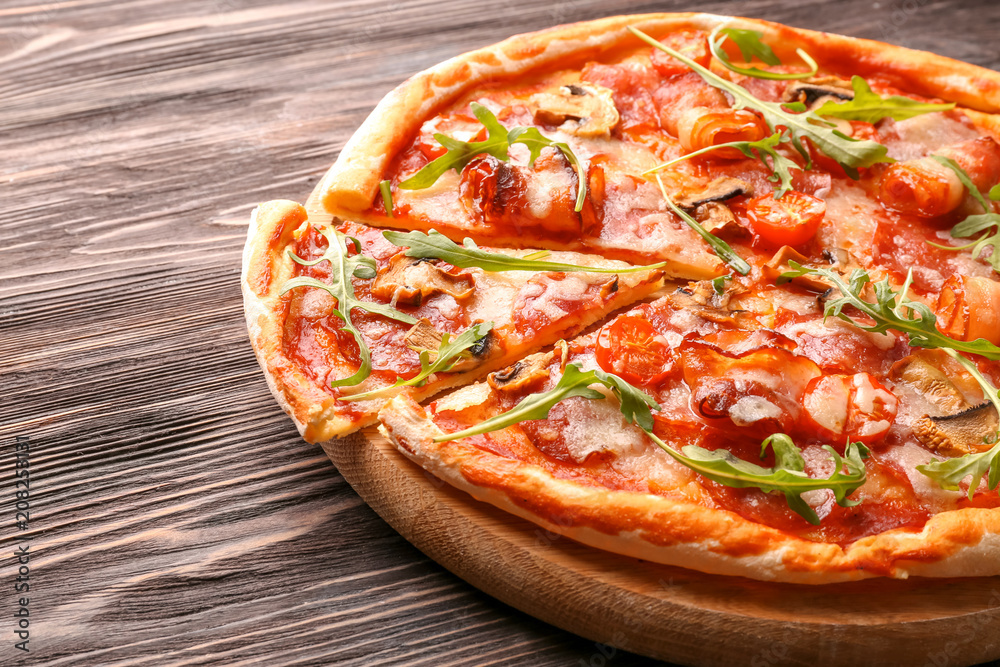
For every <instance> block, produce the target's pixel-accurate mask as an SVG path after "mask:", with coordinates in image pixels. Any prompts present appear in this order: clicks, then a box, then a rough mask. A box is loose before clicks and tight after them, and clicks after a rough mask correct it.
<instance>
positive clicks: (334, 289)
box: [281, 227, 417, 387]
mask: <svg viewBox="0 0 1000 667" xmlns="http://www.w3.org/2000/svg"><path fill="white" fill-rule="evenodd" d="M320 233H321V234H322V235H323V236H324V237H325V238H326V240H327V248H326V252H324V253H323V256H322V257H319V258H318V259H314V260H311V261H306V260H304V259H302V258H301V257H299V256H297V255H296V254H295V253H294V252H292V251H291V250H289V251H288V256H289V257H290V258H291V259H292V260H293V261H295V262H296V263H298V264H302V265H304V266H314V265H316V264H319V263H320V262H324V261H326V262H330V267H331V270H330V283H329V284H327V283H324V282H322V281H320V280H317V279H315V278H310V277H307V276H300V277H298V278H292V279H290V280H288V281H286V282H285V284H284V285H282V286H281V294H284V293H285V292H287V291H289V290H292V289H295V288H296V287H315V288H316V289H321V290H324V291H326V292H327V293H328V294H329V295H330V296H332V297H333V298H335V299H336V300H337V307H336V309H334V311H333V314H334V315H336V316H337V317H339V318H340V319H341V320H343V321H344V325H343V329H344V331H347V332H348V333H350V334H351V335H352V336H353V337H354V340H355V341H356V342H357V344H358V353H359V356H360V357H361V366H360V367H359V368H358V370H357V372H356V373H354V375H351V376H350V377H347V378H343V379H340V380H334V381H332V382H330V386H331V387H348V386H353V385H356V384H360V383H361V382H364V381H365V379H366V378H367V377H368V376H369V375H370V374H371V367H372V357H371V352H370V351H369V350H368V345H367V344H366V343H365V339H364V337H362V335H361V332H359V331H358V330H357V329H356V328H355V327H354V323H353V322H352V321H351V311H352V310H354V309H355V308H360V309H361V310H365V311H368V312H369V313H373V314H376V315H382V316H383V317H388V318H389V319H393V320H397V321H399V322H405V323H406V324H416V323H417V321H416V320H415V319H414V318H413V317H411V316H410V315H407V314H406V313H401V312H399V311H398V310H396V309H395V308H392V307H390V306H387V305H385V304H381V303H372V302H370V301H361V300H360V299H358V298H357V296H356V295H355V294H354V284H353V283H352V282H351V277H352V276H355V277H357V278H361V279H362V280H368V279H371V278H374V277H375V275H376V273H377V272H376V270H375V260H373V259H372V258H371V257H366V256H364V255H362V254H361V242H360V241H358V240H357V239H356V238H354V237H353V236H347V235H345V234H341V233H340V232H338V231H337V230H336V229H333V228H330V227H327V228H325V229H322V230H320ZM348 243H350V244H352V245H353V246H354V251H355V253H357V254H354V255H349V254H348V250H347V244H348Z"/></svg>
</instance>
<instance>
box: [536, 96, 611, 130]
mask: <svg viewBox="0 0 1000 667" xmlns="http://www.w3.org/2000/svg"><path fill="white" fill-rule="evenodd" d="M528 103H529V104H530V105H531V107H532V108H534V110H535V122H536V123H542V124H545V125H558V126H559V129H561V130H563V131H564V132H568V133H569V134H575V135H576V136H579V137H601V136H606V135H607V134H608V133H609V132H611V130H612V129H613V128H614V127H615V125H617V124H618V120H619V116H618V109H616V108H615V100H614V96H613V93H612V91H611V90H609V89H607V88H604V87H603V86H597V85H594V84H592V83H574V84H570V85H568V86H560V87H559V88H558V89H556V90H555V91H550V92H545V93H538V94H537V95H532V96H531V99H530V100H529V101H528Z"/></svg>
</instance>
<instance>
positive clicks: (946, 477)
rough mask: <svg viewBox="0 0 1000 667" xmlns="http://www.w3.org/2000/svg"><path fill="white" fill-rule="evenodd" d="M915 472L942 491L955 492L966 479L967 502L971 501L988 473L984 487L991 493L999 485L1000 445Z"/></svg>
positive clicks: (929, 465) (921, 467)
mask: <svg viewBox="0 0 1000 667" xmlns="http://www.w3.org/2000/svg"><path fill="white" fill-rule="evenodd" d="M917 470H919V471H920V472H921V473H923V474H925V475H927V476H928V477H930V478H931V479H932V480H934V481H935V482H936V483H937V485H938V486H940V487H941V488H942V489H947V490H949V491H957V490H958V488H959V487H958V485H959V483H960V482H961V481H962V480H963V479H965V478H966V477H969V476H970V475H971V476H972V479H971V480H970V481H969V500H972V497H973V495H974V494H975V492H976V489H977V488H979V484H980V482H982V481H983V477H985V476H986V474H987V473H989V477H988V478H987V480H986V486H987V487H988V488H989V489H990V490H991V491H992V490H993V489H995V488H997V486H998V485H1000V443H998V444H996V445H993V447H991V448H990V449H988V450H986V451H985V452H982V453H979V454H966V455H965V456H959V457H957V458H953V459H945V460H943V461H938V460H936V459H935V460H934V461H932V462H931V463H926V464H924V465H919V466H917Z"/></svg>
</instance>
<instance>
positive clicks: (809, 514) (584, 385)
mask: <svg viewBox="0 0 1000 667" xmlns="http://www.w3.org/2000/svg"><path fill="white" fill-rule="evenodd" d="M594 384H602V385H604V386H605V387H607V388H608V389H610V390H611V392H612V394H614V396H615V397H616V398H617V399H618V402H619V408H620V410H621V412H622V415H623V416H624V417H625V421H627V422H628V423H629V424H636V425H638V426H639V428H641V429H642V430H643V431H644V432H645V433H646V434H647V435H648V436H649V437H650V438H651V439H652V440H653V442H655V443H656V444H657V445H658V446H659V447H660V448H662V449H663V450H664V451H665V452H667V454H669V455H670V456H672V457H673V458H674V459H676V460H677V461H678V462H679V463H680V464H682V465H684V466H687V467H688V468H690V469H692V470H694V471H695V472H696V473H698V474H700V475H703V476H705V477H707V478H708V479H711V480H713V481H715V482H718V483H719V484H723V485H726V486H731V487H735V488H757V489H760V490H762V491H764V492H777V493H783V494H784V495H785V499H786V501H787V502H788V506H789V507H790V508H791V509H792V510H793V511H795V512H796V513H798V514H799V515H800V516H802V517H803V518H804V519H806V520H807V521H809V522H810V523H812V524H814V525H815V524H817V523H819V517H817V516H816V512H815V511H814V510H813V509H812V508H811V507H809V505H808V504H807V503H806V502H805V501H804V500H803V499H802V494H803V493H805V492H806V491H813V490H816V489H830V490H832V491H833V493H834V496H835V497H836V499H837V502H838V503H839V504H840V505H842V506H844V507H850V506H852V505H856V504H857V503H858V502H860V501H854V500H849V499H848V498H847V496H848V495H850V494H851V493H853V492H854V491H855V490H856V489H857V488H858V487H860V486H861V485H862V484H864V482H865V468H864V463H863V462H862V459H863V458H865V457H867V456H868V449H867V448H866V447H865V446H864V445H862V444H861V443H853V444H849V445H848V446H847V450H846V460H845V459H843V458H841V456H840V455H839V454H837V452H836V451H834V450H833V448H831V447H826V449H827V450H828V451H829V452H830V453H831V455H832V456H833V458H834V463H835V464H836V469H835V471H834V472H833V474H831V475H830V477H828V478H826V479H815V478H811V477H808V476H807V475H806V474H805V473H804V472H803V471H804V470H805V461H804V460H803V458H802V454H801V453H800V452H799V450H798V448H797V447H796V446H795V443H794V442H792V439H791V438H790V437H789V436H787V435H785V434H783V433H776V434H774V435H772V436H770V437H768V438H767V439H765V440H764V441H763V442H762V443H761V458H763V457H764V455H765V454H766V452H767V448H768V446H770V447H771V448H772V449H773V450H774V454H775V462H776V463H775V467H774V468H764V467H762V466H758V465H754V464H753V463H750V462H748V461H743V460H741V459H738V458H736V457H735V456H733V455H732V453H730V452H729V451H726V450H715V451H712V450H708V449H704V448H703V447H698V446H697V445H687V446H685V447H683V448H682V449H681V451H680V452H678V451H676V450H675V449H673V448H672V447H670V446H669V445H667V444H666V443H665V442H663V440H661V439H660V438H659V437H657V436H656V435H655V434H653V414H652V412H651V410H659V409H660V405H659V404H658V403H657V402H656V401H655V400H654V399H653V397H652V396H650V395H649V394H647V393H646V392H644V391H642V390H641V389H639V388H637V387H635V386H633V385H631V384H629V383H628V382H626V381H625V380H623V379H621V378H620V377H618V376H616V375H613V374H611V373H603V372H601V371H598V370H590V371H582V370H581V369H580V367H579V366H577V365H576V364H567V365H566V369H565V371H564V372H563V375H562V377H561V378H559V382H557V383H556V385H555V386H554V387H553V388H552V389H550V390H548V391H545V392H540V393H537V394H531V395H529V396H526V397H525V398H523V399H522V400H521V402H520V403H518V404H517V405H516V406H514V407H513V408H512V409H510V410H508V411H507V412H504V413H502V414H499V415H497V416H495V417H491V418H490V419H487V420H486V421H484V422H482V423H480V424H477V425H476V426H473V427H471V428H468V429H465V430H463V431H458V432H455V433H448V434H445V435H441V436H438V437H436V438H434V441H435V442H448V441H451V440H458V439H460V438H467V437H470V436H473V435H481V434H483V433H490V432H492V431H498V430H500V429H503V428H507V427H508V426H513V425H514V424H519V423H521V422H523V421H528V420H530V419H545V418H546V417H548V415H549V411H550V410H552V408H553V407H555V405H556V404H557V403H559V402H560V401H563V400H565V399H567V398H571V397H573V396H580V397H582V398H587V399H592V400H603V399H605V398H607V395H606V394H605V393H604V392H601V391H598V390H596V389H593V388H591V385H594ZM845 464H846V466H847V469H848V472H847V473H843V472H841V469H842V468H843V466H844V465H845Z"/></svg>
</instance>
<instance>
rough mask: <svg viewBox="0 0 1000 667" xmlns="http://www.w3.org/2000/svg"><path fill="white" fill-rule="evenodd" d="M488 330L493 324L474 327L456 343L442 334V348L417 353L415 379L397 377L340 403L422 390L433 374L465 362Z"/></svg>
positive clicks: (350, 396)
mask: <svg viewBox="0 0 1000 667" xmlns="http://www.w3.org/2000/svg"><path fill="white" fill-rule="evenodd" d="M491 329H493V322H481V323H478V324H474V325H472V326H471V327H469V328H468V329H466V330H465V331H463V332H462V333H461V334H459V335H458V337H456V338H455V340H451V334H449V333H445V334H442V336H441V345H440V346H439V347H438V349H437V350H419V352H420V373H418V374H417V375H415V376H414V377H412V378H410V379H409V380H404V379H403V378H399V379H397V380H396V382H395V384H391V385H389V386H387V387H381V388H379V389H373V390H371V391H365V392H361V393H360V394H351V395H349V396H342V397H341V398H340V400H341V401H367V400H369V399H372V398H377V397H379V396H384V395H386V394H391V393H392V392H393V391H394V390H396V389H398V388H399V387H423V386H424V385H425V384H427V379H428V378H429V377H430V376H431V375H434V374H435V373H448V372H450V371H451V370H452V369H453V368H454V367H455V365H456V364H458V363H460V362H461V361H462V360H464V359H467V358H468V357H469V356H470V354H471V353H470V352H469V350H470V348H472V347H473V346H475V345H476V344H477V343H478V342H479V341H481V340H482V339H483V336H485V335H486V334H488V333H489V332H490V330H491ZM411 349H416V348H411ZM432 352H434V353H436V354H437V358H435V359H434V361H433V362H432V361H431V353H432Z"/></svg>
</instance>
